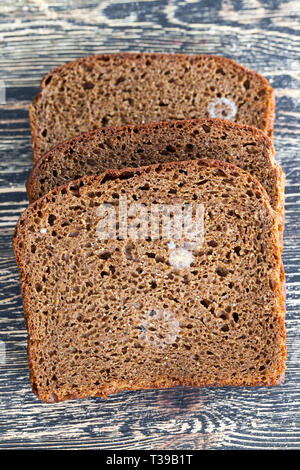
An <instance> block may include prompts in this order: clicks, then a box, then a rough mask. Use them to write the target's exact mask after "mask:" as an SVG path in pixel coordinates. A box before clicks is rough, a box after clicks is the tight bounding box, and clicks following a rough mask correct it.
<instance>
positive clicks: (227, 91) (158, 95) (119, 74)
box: [29, 53, 274, 161]
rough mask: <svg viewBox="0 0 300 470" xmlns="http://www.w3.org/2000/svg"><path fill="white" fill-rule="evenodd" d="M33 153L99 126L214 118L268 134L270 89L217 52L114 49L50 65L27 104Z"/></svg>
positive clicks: (271, 117) (36, 154) (271, 106)
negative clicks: (194, 52)
mask: <svg viewBox="0 0 300 470" xmlns="http://www.w3.org/2000/svg"><path fill="white" fill-rule="evenodd" d="M29 117H30V123H31V133H32V147H33V160H34V161H36V160H37V159H38V158H39V157H40V156H41V155H42V154H44V153H45V152H47V151H48V150H49V149H50V148H51V147H53V146H54V145H56V144H58V143H60V142H63V141H64V140H67V139H69V138H71V137H73V136H75V135H79V134H82V133H83V132H87V131H90V130H93V129H96V128H99V127H105V126H115V125H116V126H120V125H124V124H141V123H144V122H151V121H167V120H171V119H194V118H205V117H212V118H214V117H221V118H227V119H230V120H231V121H236V122H239V123H240V124H247V125H252V126H254V127H256V128H258V129H261V130H263V131H264V132H265V133H266V134H268V135H269V136H272V132H273V121H274V94H273V90H272V88H271V87H270V85H269V83H268V82H267V80H266V79H265V78H263V77H262V76H261V75H259V74H257V73H255V72H253V71H250V70H247V69H245V68H244V67H242V66H241V65H238V64H237V63H235V62H233V61H232V60H230V59H227V58H224V57H215V56H209V55H185V54H149V53H145V54H144V53H118V54H103V55H94V56H87V57H83V58H81V59H78V60H76V61H73V62H69V63H67V64H64V65H62V66H60V67H57V68H55V69H54V70H52V71H51V72H50V73H48V74H47V75H46V76H45V77H44V78H43V79H42V81H41V92H40V93H39V94H38V95H37V96H36V97H35V98H34V100H33V103H32V105H31V106H30V108H29Z"/></svg>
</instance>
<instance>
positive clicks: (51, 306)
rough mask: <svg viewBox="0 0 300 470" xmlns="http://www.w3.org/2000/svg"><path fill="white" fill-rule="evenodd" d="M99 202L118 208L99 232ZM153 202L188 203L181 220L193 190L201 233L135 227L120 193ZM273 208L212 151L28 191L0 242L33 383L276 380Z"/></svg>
mask: <svg viewBox="0 0 300 470" xmlns="http://www.w3.org/2000/svg"><path fill="white" fill-rule="evenodd" d="M121 196H122V200H121ZM125 197H126V198H127V209H128V212H127V215H128V220H129V225H128V227H129V228H128V233H129V235H130V237H128V238H127V237H126V236H125V232H124V229H123V228H122V231H121V224H122V227H123V226H124V225H123V224H124V221H125V218H124V217H125V216H124V212H122V214H123V215H122V214H121V215H122V216H121V215H120V217H119V204H120V203H122V204H123V205H124V198H125ZM132 203H134V204H143V206H131V204H132ZM102 204H109V205H108V206H105V207H107V208H108V207H109V208H110V209H115V211H116V212H115V221H116V222H119V225H118V227H117V230H116V236H115V237H114V236H113V231H110V232H109V233H110V238H108V239H105V237H104V236H103V234H105V233H106V234H107V232H106V231H105V226H104V229H103V223H102V225H101V223H100V222H101V220H102V222H103V220H104V219H103V212H102V209H103V207H104V206H102ZM164 204H171V208H172V205H175V206H176V205H179V207H180V206H183V205H187V204H190V205H192V207H193V223H194V222H195V212H196V209H197V207H201V204H202V205H203V206H202V207H203V210H204V240H203V242H202V243H201V238H197V237H196V238H195V240H194V241H193V240H190V239H189V236H188V233H189V232H188V230H187V231H185V232H184V235H183V236H182V237H179V239H178V240H176V239H175V240H174V237H173V236H172V234H171V235H170V236H168V234H167V233H165V234H164V235H163V232H162V234H161V236H160V237H156V236H155V234H156V233H157V232H155V231H154V232H150V231H149V233H150V236H149V234H148V237H146V234H145V232H141V233H138V232H137V230H138V223H137V217H136V218H135V217H134V210H133V211H132V207H133V209H135V210H138V209H137V208H138V207H139V208H140V210H141V213H142V209H141V207H144V208H146V209H147V211H148V213H146V214H145V213H144V220H147V219H146V215H148V216H149V211H150V209H153V208H154V209H155V208H158V207H162V208H165V209H166V206H164ZM193 204H194V205H193ZM195 204H199V206H197V207H196V206H195ZM159 205H161V206H159ZM175 206H173V207H175ZM190 207H191V206H190ZM100 209H101V210H100ZM99 210H100V212H99ZM172 210H173V209H172ZM174 211H175V209H174ZM174 213H175V212H174ZM174 213H173V215H174ZM110 215H111V217H112V213H111V212H110ZM198 216H199V213H198ZM101 217H102V219H101ZM277 218H278V214H277V213H276V212H275V211H274V210H273V209H272V208H271V206H270V203H269V198H268V196H267V193H266V192H265V190H264V189H263V188H262V186H261V185H260V183H259V182H258V181H257V180H256V179H255V178H253V177H251V176H250V175H249V174H248V173H247V172H245V171H243V170H241V169H240V168H238V167H236V166H234V165H232V164H229V163H225V162H220V161H213V160H193V161H186V162H171V163H162V164H158V165H151V166H148V167H142V168H136V169H123V170H108V171H107V172H105V173H104V174H103V175H101V176H86V177H84V178H82V179H79V180H77V181H73V182H71V183H68V184H65V185H63V186H60V187H58V188H55V189H54V190H52V191H51V192H49V193H47V194H46V195H45V196H43V197H42V198H40V199H39V200H37V201H36V202H34V203H33V204H31V205H30V206H29V207H28V208H27V209H26V211H25V212H24V213H23V215H22V216H21V217H20V219H19V221H18V224H17V227H16V230H15V233H14V237H13V247H14V252H15V256H16V261H17V265H18V269H19V273H20V280H21V291H22V298H23V306H24V312H25V321H26V326H27V330H28V359H29V368H30V378H31V383H32V388H33V390H34V392H35V393H36V395H37V396H38V397H39V398H40V399H42V400H44V401H46V402H55V401H61V400H65V399H72V398H83V397H89V396H102V397H105V396H106V395H108V394H111V393H116V392H119V391H121V390H137V389H148V388H163V387H173V386H175V385H184V386H185V385H189V386H201V385H214V386H225V385H231V386H248V385H249V386H251V385H253V386H256V385H275V384H277V383H281V382H282V380H283V376H284V369H285V357H286V348H285V325H284V316H285V298H284V289H283V278H282V270H281V266H282V264H281V257H280V249H279V246H278V222H277ZM149 219H150V216H149ZM105 220H106V221H107V222H108V219H105ZM110 220H113V218H111V219H110ZM140 222H141V219H140ZM99 224H100V225H99ZM101 226H102V229H103V231H102V232H101ZM141 226H143V228H144V229H145V226H144V225H143V224H142V222H141ZM134 227H136V231H135V230H134ZM163 227H165V225H164V226H163ZM186 227H187V229H188V228H189V227H191V225H189V224H187V225H186ZM149 230H150V229H149ZM101 234H102V236H101ZM134 234H136V238H134ZM153 234H154V235H153ZM151 237H152V238H151Z"/></svg>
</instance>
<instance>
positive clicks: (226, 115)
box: [208, 98, 237, 119]
mask: <svg viewBox="0 0 300 470" xmlns="http://www.w3.org/2000/svg"><path fill="white" fill-rule="evenodd" d="M236 112H237V108H236V105H235V103H234V102H233V101H232V100H231V99H229V98H215V99H214V100H213V101H211V102H210V103H209V104H208V114H209V117H211V118H220V119H232V118H234V117H235V115H236Z"/></svg>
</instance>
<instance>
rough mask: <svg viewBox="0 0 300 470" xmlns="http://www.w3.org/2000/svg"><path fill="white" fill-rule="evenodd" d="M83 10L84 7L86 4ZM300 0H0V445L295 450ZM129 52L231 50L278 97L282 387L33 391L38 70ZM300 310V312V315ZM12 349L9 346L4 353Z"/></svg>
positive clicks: (299, 248)
mask: <svg viewBox="0 0 300 470" xmlns="http://www.w3.org/2000/svg"><path fill="white" fill-rule="evenodd" d="M86 5H88V6H86ZM298 11H299V1H297V0H295V1H293V0H290V1H284V0H282V1H280V0H267V1H262V0H261V1H259V0H248V1H246V0H245V1H237V0H215V1H211V0H199V1H197V0H189V1H188V0H186V1H183V0H181V1H176V0H169V1H167V0H161V1H151V0H150V1H148V0H141V1H135V2H133V1H123V2H122V1H120V0H119V1H100V2H95V1H89V2H86V1H83V0H79V1H76V0H73V1H71V0H67V1H62V0H51V1H43V0H31V1H29V0H28V1H25V0H22V1H17V0H12V1H9V2H8V1H4V0H0V12H1V13H0V80H4V81H5V84H6V103H5V104H2V105H0V172H1V173H0V178H1V181H0V185H1V186H0V210H1V220H0V223H1V225H0V234H1V238H0V263H1V265H0V284H1V288H0V295H1V297H0V447H1V448H65V449H79V448H95V449H96V448H97V449H101V448H102V449H104V448H107V449H260V448H270V449H278V448H288V449H289V448H299V447H300V435H299V434H300V432H299V400H300V396H299V357H300V352H299V320H298V319H297V316H298V315H297V314H298V312H299V305H300V274H299V268H300V204H299V193H300V191H299V179H300V163H299V161H300V160H299V158H300V145H299V136H300V124H299V95H300V92H299V65H300V64H299V52H300V49H299V36H298V37H297V32H298V31H299V16H298V17H297V15H298ZM120 50H132V51H157V52H187V53H208V54H218V55H225V56H227V57H231V58H233V59H234V60H236V61H238V62H240V63H242V64H243V65H245V66H247V67H249V68H252V69H254V70H256V71H258V72H260V73H262V74H263V75H265V76H266V78H267V79H268V80H269V81H270V82H271V85H272V86H273V87H274V88H275V91H276V123H275V146H276V151H277V159H278V161H279V162H280V163H281V164H282V167H283V169H284V171H285V173H286V227H285V249H284V254H283V260H284V265H285V271H286V281H287V317H286V326H287V346H288V360H287V372H286V382H285V384H284V385H283V386H281V387H275V388H258V389H249V388H241V389H237V388H227V389H224V388H220V389H212V388H203V389H183V388H178V389H172V390H163V391H146V392H125V393H120V394H118V395H115V396H112V397H110V398H109V399H108V400H107V401H104V400H102V399H100V398H96V399H88V400H83V401H77V402H66V403H60V404H55V405H46V404H42V403H41V402H39V401H38V400H37V399H36V398H35V396H34V395H33V394H32V392H31V389H30V386H29V381H28V369H27V360H26V331H25V326H24V322H23V311H22V306H21V298H20V292H19V279H18V275H17V268H16V266H15V262H14V257H13V251H12V247H11V235H12V232H13V229H14V226H15V224H16V221H17V219H18V217H19V214H20V213H21V212H22V211H23V210H24V208H25V207H26V205H27V199H26V193H25V189H24V183H25V180H26V178H27V176H28V174H29V170H30V165H31V146H30V133H29V124H28V116H27V107H28V105H29V103H30V101H31V99H32V98H33V96H34V95H35V94H36V93H37V92H38V87H39V81H40V79H41V77H42V76H43V75H44V74H45V73H46V72H48V71H49V69H51V68H52V67H54V66H56V65H58V64H62V63H64V62H66V61H68V60H71V59H74V58H77V57H80V56H83V55H85V54H91V53H98V52H116V51H120ZM298 318H299V317H298ZM4 348H5V352H6V354H5V355H4Z"/></svg>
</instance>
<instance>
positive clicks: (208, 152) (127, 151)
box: [27, 119, 284, 212]
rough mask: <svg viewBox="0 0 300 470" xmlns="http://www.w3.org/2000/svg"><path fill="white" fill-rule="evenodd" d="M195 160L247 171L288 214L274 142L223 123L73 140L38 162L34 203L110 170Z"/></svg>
mask: <svg viewBox="0 0 300 470" xmlns="http://www.w3.org/2000/svg"><path fill="white" fill-rule="evenodd" d="M196 158H205V159H207V158H209V159H217V160H224V161H227V162H229V163H233V164H235V165H236V166H239V167H240V168H242V169H244V170H246V171H248V172H249V173H250V174H252V175H253V176H254V177H255V178H257V179H258V181H259V182H260V183H261V184H262V186H263V187H264V188H265V190H266V191H267V193H268V195H269V197H270V201H271V205H272V207H273V209H275V210H277V211H279V212H281V211H282V210H283V205H284V204H283V194H284V191H283V186H284V176H283V172H282V170H281V168H280V167H279V165H278V164H277V163H276V162H275V159H274V147H273V144H272V142H271V140H270V139H269V138H268V137H267V136H266V135H265V134H264V133H263V132H262V131H259V130H257V129H255V128H253V127H250V126H242V125H240V124H236V123H233V122H229V121H224V120H222V119H195V120H188V121H166V122H160V123H148V124H141V125H137V126H132V125H127V126H122V127H106V128H102V129H97V130H95V131H92V132H89V133H86V134H83V135H80V136H78V137H74V138H72V139H70V140H68V141H66V142H64V143H62V144H59V145H57V146H56V147H54V148H52V149H51V150H50V151H49V152H47V153H46V154H44V155H43V156H42V157H41V158H40V159H39V160H38V161H37V162H36V164H35V165H34V167H33V169H32V171H31V174H30V177H29V179H28V182H27V193H28V198H29V201H30V202H33V201H35V200H36V199H38V198H40V197H41V196H43V195H44V194H46V193H47V192H48V191H51V189H53V188H55V187H56V186H59V185H62V184H64V183H66V182H68V181H72V180H74V179H77V178H80V177H82V176H85V175H94V174H97V175H99V174H101V173H103V172H104V171H105V170H107V169H121V168H126V167H132V168H135V167H139V166H145V165H150V164H153V163H163V162H169V161H176V160H179V161H180V160H192V159H196Z"/></svg>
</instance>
